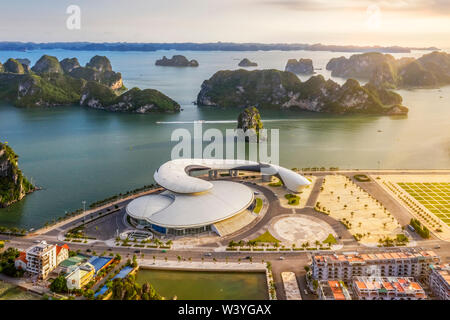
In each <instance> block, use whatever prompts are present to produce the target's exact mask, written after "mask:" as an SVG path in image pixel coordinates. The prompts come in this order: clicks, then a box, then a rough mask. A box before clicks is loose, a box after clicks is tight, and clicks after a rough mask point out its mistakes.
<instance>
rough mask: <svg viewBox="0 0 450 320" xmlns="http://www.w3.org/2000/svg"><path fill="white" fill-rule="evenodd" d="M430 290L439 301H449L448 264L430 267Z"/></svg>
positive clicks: (449, 275) (449, 276)
mask: <svg viewBox="0 0 450 320" xmlns="http://www.w3.org/2000/svg"><path fill="white" fill-rule="evenodd" d="M430 269H431V273H430V278H429V285H430V289H431V291H432V292H433V294H434V295H435V296H436V297H438V298H439V299H440V300H450V264H449V263H447V264H442V265H430Z"/></svg>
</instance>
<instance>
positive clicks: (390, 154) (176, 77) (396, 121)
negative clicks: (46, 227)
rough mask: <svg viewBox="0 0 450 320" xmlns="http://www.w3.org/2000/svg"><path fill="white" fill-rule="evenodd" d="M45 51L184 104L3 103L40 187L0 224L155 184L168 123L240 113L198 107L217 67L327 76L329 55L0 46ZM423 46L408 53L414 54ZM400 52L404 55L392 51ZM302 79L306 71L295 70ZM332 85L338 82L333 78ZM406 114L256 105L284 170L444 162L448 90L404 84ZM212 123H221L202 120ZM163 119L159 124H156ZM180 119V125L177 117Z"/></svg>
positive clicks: (449, 146)
mask: <svg viewBox="0 0 450 320" xmlns="http://www.w3.org/2000/svg"><path fill="white" fill-rule="evenodd" d="M43 54H50V55H55V56H57V57H58V58H60V59H62V58H66V57H78V59H79V61H80V63H81V64H85V63H86V62H87V61H89V59H90V58H91V57H92V56H93V55H95V54H101V55H106V56H108V57H109V58H110V60H111V62H112V65H113V69H114V70H116V71H119V72H121V73H122V75H123V78H124V82H125V85H126V86H127V87H128V88H131V87H133V86H138V87H140V88H155V89H158V90H160V91H162V92H164V93H165V94H167V95H168V96H170V97H171V98H173V99H175V100H176V101H178V102H179V103H180V104H181V105H182V108H183V109H184V110H183V111H182V112H181V113H179V114H175V115H163V114H148V115H133V114H116V113H108V112H103V111H98V110H91V109H86V108H82V107H78V106H72V107H59V108H52V109H46V108H33V109H19V108H15V107H13V106H12V105H10V104H7V103H0V140H1V141H8V143H9V144H10V145H11V146H12V147H13V148H14V149H15V151H16V152H17V153H18V154H19V156H20V159H19V163H20V167H21V168H22V169H23V171H24V173H25V174H26V176H28V177H30V178H31V179H32V180H33V182H34V183H35V184H37V185H38V186H41V187H42V188H43V190H41V191H38V192H35V193H33V194H31V195H29V196H28V197H26V198H25V200H23V201H21V202H19V203H16V204H14V205H12V206H10V207H8V208H6V209H0V225H6V226H20V227H25V228H30V227H38V226H42V225H43V224H44V223H45V222H46V221H50V220H52V219H54V218H56V217H58V216H62V215H64V214H65V211H72V210H74V209H77V208H80V207H81V206H82V204H81V202H82V201H83V200H86V201H87V203H90V202H93V201H96V200H100V199H104V198H106V197H109V196H111V195H114V194H117V193H119V192H124V191H127V190H131V189H135V188H138V187H140V186H142V185H146V184H149V183H152V182H153V172H154V171H155V170H156V169H157V168H158V166H159V165H160V164H161V163H163V162H165V161H167V160H169V159H170V152H171V149H172V146H173V145H175V143H171V142H170V136H171V133H172V131H173V130H174V129H176V128H179V127H183V128H187V129H189V130H192V124H190V123H189V122H190V121H194V120H205V121H206V122H205V123H204V125H203V127H204V129H205V130H206V129H208V128H213V127H214V128H218V129H220V130H225V129H227V128H230V129H231V128H235V126H236V124H235V123H234V122H232V121H235V120H236V118H237V115H238V113H239V110H223V109H214V108H198V107H196V106H194V105H193V104H192V101H195V100H196V96H197V93H198V91H199V90H200V86H201V83H202V82H203V80H205V79H208V78H209V77H210V76H212V75H213V74H214V73H215V72H216V71H217V70H221V69H236V68H237V64H238V62H239V60H240V59H242V58H244V57H247V58H249V59H251V60H253V61H256V62H258V64H259V67H258V68H276V69H284V66H285V64H286V61H287V59H289V58H301V57H303V58H312V59H313V62H314V66H315V67H316V68H321V69H322V70H318V71H317V72H318V73H321V74H323V75H324V76H325V77H326V78H329V77H330V74H329V72H328V71H326V70H325V65H326V63H327V62H328V61H329V59H330V58H332V57H337V56H341V55H345V56H349V55H350V54H348V53H343V54H340V53H332V52H309V51H295V52H280V51H271V52H175V51H166V52H164V51H159V52H80V51H63V50H52V51H46V52H39V51H33V52H0V61H2V62H4V61H6V59H7V58H9V57H15V58H28V59H30V60H31V61H32V63H33V64H34V62H36V61H37V59H39V57H40V56H42V55H43ZM173 54H183V55H185V56H186V57H187V58H189V59H197V60H198V61H199V63H200V67H198V68H170V67H157V66H155V65H154V62H155V60H156V59H158V58H160V57H162V56H163V55H166V56H172V55H173ZM420 55H422V52H413V53H412V54H408V56H415V57H418V56H420ZM395 56H397V57H400V56H404V55H398V54H397V55H395ZM301 78H302V80H306V79H307V77H301ZM334 80H335V81H337V82H340V83H342V82H343V81H344V80H342V79H339V78H335V79H334ZM399 93H400V94H401V95H402V96H403V99H404V104H405V105H406V106H408V107H409V108H410V113H409V115H408V116H407V117H377V116H336V115H328V114H317V113H309V112H293V111H283V112H282V111H267V110H262V112H261V113H262V118H263V119H264V120H275V121H270V122H266V123H265V127H266V128H278V129H280V163H281V165H284V166H287V167H300V168H301V167H310V166H326V167H329V166H338V167H340V168H404V169H419V168H420V169H422V168H427V169H432V168H447V169H448V168H449V167H450V132H449V131H450V130H449V127H450V126H449V122H450V121H449V119H450V117H449V116H450V87H444V88H442V89H431V90H414V91H406V90H402V91H399ZM208 121H218V122H215V123H208ZM158 122H164V123H158ZM179 122H183V123H179Z"/></svg>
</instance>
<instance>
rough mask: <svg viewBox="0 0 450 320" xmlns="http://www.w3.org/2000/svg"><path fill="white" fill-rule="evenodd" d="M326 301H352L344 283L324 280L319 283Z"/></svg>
mask: <svg viewBox="0 0 450 320" xmlns="http://www.w3.org/2000/svg"><path fill="white" fill-rule="evenodd" d="M319 285H320V289H321V290H322V293H323V295H324V297H325V298H326V300H352V298H351V296H350V293H349V292H348V289H347V287H346V286H345V284H344V283H343V282H342V281H337V280H329V281H327V280H324V281H320V282H319Z"/></svg>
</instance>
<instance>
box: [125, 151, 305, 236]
mask: <svg viewBox="0 0 450 320" xmlns="http://www.w3.org/2000/svg"><path fill="white" fill-rule="evenodd" d="M222 170H227V171H228V172H229V174H230V175H231V176H237V175H238V171H239V170H241V171H252V172H260V173H261V175H262V176H263V178H266V179H267V178H270V177H271V176H273V175H275V176H277V177H279V178H280V179H281V181H282V182H283V184H284V185H285V186H286V188H287V189H289V190H290V191H292V192H299V191H300V190H301V189H302V188H304V187H305V186H307V185H309V184H310V182H309V180H308V179H306V178H305V177H303V176H301V175H299V174H298V173H296V172H294V171H292V170H289V169H286V168H283V167H280V166H276V165H272V164H262V163H258V162H253V161H247V160H216V159H177V160H172V161H168V162H166V163H164V164H163V165H162V166H161V167H159V169H158V170H157V171H156V172H155V174H154V179H155V181H156V182H157V183H158V184H159V185H160V186H162V187H163V188H164V189H165V190H164V191H163V192H161V193H158V194H150V195H146V196H142V197H140V198H137V199H135V200H133V201H131V202H130V203H129V204H128V205H127V207H126V212H127V214H128V215H129V216H130V218H131V220H132V222H133V223H134V224H135V225H137V226H138V227H140V228H149V229H151V230H153V231H156V232H158V233H160V234H170V235H177V236H178V235H192V234H199V233H203V232H209V231H214V232H216V233H217V234H219V235H224V231H223V230H224V229H225V227H224V225H226V224H227V223H228V224H230V223H234V224H235V225H239V223H242V222H238V221H237V220H239V221H248V219H247V220H245V217H243V215H242V214H243V213H244V212H249V210H248V209H249V208H252V206H253V205H254V202H255V196H254V191H253V190H252V189H251V188H250V187H248V186H247V185H245V184H242V183H239V182H233V181H227V180H215V178H217V176H218V175H217V173H218V171H222ZM196 172H197V173H198V172H200V173H201V172H204V173H205V172H208V173H209V179H208V180H206V179H201V178H198V177H195V176H193V175H194V174H195V173H196ZM250 211H251V210H250ZM233 219H234V220H236V221H235V222H233Z"/></svg>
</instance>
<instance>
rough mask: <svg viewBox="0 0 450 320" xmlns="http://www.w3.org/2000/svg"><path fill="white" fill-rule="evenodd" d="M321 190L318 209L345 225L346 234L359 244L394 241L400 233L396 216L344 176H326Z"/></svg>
mask: <svg viewBox="0 0 450 320" xmlns="http://www.w3.org/2000/svg"><path fill="white" fill-rule="evenodd" d="M322 187H323V189H322V191H321V192H320V194H319V197H318V200H317V202H318V204H319V207H320V209H321V210H324V211H327V212H328V211H329V215H330V216H331V217H333V218H335V219H337V220H340V221H343V222H346V224H347V225H348V226H349V232H350V233H351V234H352V235H354V236H355V235H356V236H357V237H358V238H360V242H362V243H365V244H374V243H378V240H379V239H380V238H381V239H382V238H385V237H389V238H395V237H396V235H397V234H399V233H402V229H401V226H400V224H399V223H398V221H397V220H396V219H395V217H394V216H393V215H392V214H391V213H390V212H388V211H387V210H386V208H384V207H383V205H382V204H381V203H379V202H378V201H377V200H375V199H374V198H372V197H371V196H370V195H369V194H368V193H367V192H365V191H364V190H362V189H360V188H359V187H358V186H357V185H356V184H354V183H353V182H352V181H351V180H350V179H348V178H347V177H345V176H342V175H327V176H326V177H325V181H324V184H323V185H322Z"/></svg>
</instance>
